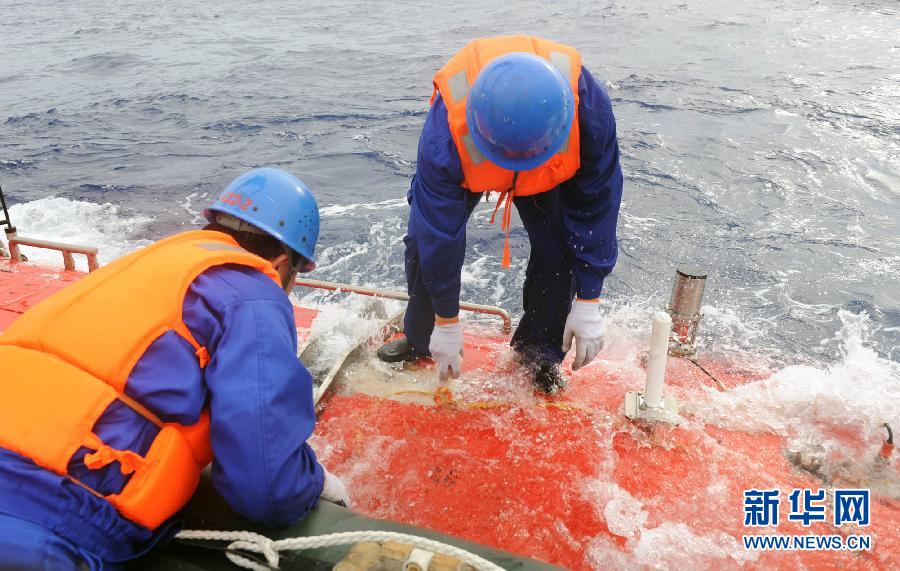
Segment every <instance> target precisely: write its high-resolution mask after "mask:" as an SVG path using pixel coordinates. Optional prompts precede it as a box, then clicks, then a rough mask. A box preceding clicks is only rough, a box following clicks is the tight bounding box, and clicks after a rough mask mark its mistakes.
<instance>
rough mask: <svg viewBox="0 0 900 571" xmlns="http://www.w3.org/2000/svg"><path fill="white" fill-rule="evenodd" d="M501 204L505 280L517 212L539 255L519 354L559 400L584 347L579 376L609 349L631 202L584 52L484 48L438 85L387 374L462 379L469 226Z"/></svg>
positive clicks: (534, 256)
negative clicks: (604, 299) (491, 197)
mask: <svg viewBox="0 0 900 571" xmlns="http://www.w3.org/2000/svg"><path fill="white" fill-rule="evenodd" d="M492 191H493V192H498V193H499V199H498V201H497V207H496V208H495V210H494V214H495V215H496V213H497V210H498V209H499V208H500V206H501V205H503V207H504V212H503V224H502V226H503V230H505V231H506V232H507V236H506V244H505V248H504V256H503V266H504V267H509V235H508V232H509V225H510V201H511V202H512V203H513V204H515V206H516V210H518V212H519V216H520V217H521V219H522V222H523V223H524V225H525V229H526V231H527V232H528V240H529V242H530V245H531V255H530V258H529V260H528V268H527V270H526V274H525V286H524V296H523V307H524V310H525V313H524V315H523V316H522V319H521V320H520V322H519V326H518V328H517V329H516V332H515V334H514V335H513V338H512V346H513V347H514V348H515V349H516V351H517V352H518V353H519V355H520V361H521V362H522V363H523V364H525V365H527V366H528V367H530V368H531V370H532V371H533V374H534V381H535V384H536V386H537V387H538V388H540V389H542V390H544V391H547V392H553V391H555V390H557V389H558V388H560V387H562V386H563V385H564V378H563V377H562V375H561V374H560V372H559V363H561V362H562V360H563V357H565V354H566V352H568V350H569V349H570V347H571V343H572V341H573V339H574V343H575V349H576V356H575V360H574V362H573V364H572V368H573V369H576V370H577V369H578V368H580V367H581V366H583V365H585V364H587V363H589V362H590V361H591V360H592V359H593V358H594V356H596V354H597V353H598V352H599V351H600V349H601V348H602V346H603V337H602V335H603V332H602V326H603V323H602V319H601V316H600V312H599V304H598V299H599V297H600V292H601V290H602V288H603V280H604V278H605V277H606V276H607V275H608V274H609V273H610V271H612V268H613V266H614V265H615V263H616V256H617V252H618V246H617V243H616V220H617V218H618V213H619V204H620V202H621V199H622V170H621V167H620V166H619V149H618V143H617V141H616V124H615V119H614V117H613V112H612V107H611V105H610V101H609V96H608V95H607V94H606V91H605V90H604V89H603V87H602V86H601V85H600V84H599V83H598V82H597V81H596V80H595V79H594V78H593V77H592V76H591V74H590V73H589V72H588V70H587V69H585V68H584V67H582V66H581V56H580V55H579V53H578V52H577V51H576V50H575V49H573V48H571V47H569V46H565V45H562V44H558V43H555V42H551V41H549V40H544V39H541V38H536V37H531V36H505V37H497V38H490V39H479V40H475V41H473V42H471V43H469V44H468V45H467V46H465V47H464V48H463V49H462V50H460V51H459V52H458V53H457V54H456V55H455V56H453V58H452V59H451V60H450V61H449V63H447V64H446V65H445V66H444V67H443V68H441V69H440V71H438V72H437V75H435V76H434V94H433V95H432V99H431V109H430V111H429V112H428V117H427V118H426V120H425V126H424V128H423V130H422V136H421V138H420V140H419V151H418V162H417V165H416V174H415V178H414V179H413V181H412V185H411V187H410V189H409V193H408V195H407V198H408V201H409V204H410V215H409V227H408V231H407V234H406V237H405V238H404V242H405V244H406V259H405V266H406V279H407V287H408V290H409V295H410V300H409V306H408V308H407V311H406V318H405V323H404V332H405V337H401V338H399V339H397V340H395V341H393V342H391V343H389V344H387V345H385V346H383V347H382V348H381V349H380V350H379V357H380V358H381V359H382V360H384V361H402V360H407V361H413V360H416V359H418V358H420V357H423V356H427V355H429V354H430V355H431V356H432V357H433V358H434V360H435V361H436V363H437V366H438V370H439V373H440V375H441V378H442V379H446V377H447V376H448V374H449V375H452V376H454V377H458V376H459V372H460V364H461V352H462V347H463V331H462V327H461V325H460V323H459V318H458V313H459V293H460V272H461V269H462V265H463V258H464V256H465V240H466V221H467V220H468V218H469V215H470V214H471V213H472V210H473V209H474V208H475V206H476V204H477V203H478V201H479V199H480V198H481V196H482V194H483V193H485V192H492ZM491 220H492V221H493V218H492V219H491ZM573 298H575V299H574V303H573Z"/></svg>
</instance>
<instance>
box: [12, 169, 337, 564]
mask: <svg viewBox="0 0 900 571" xmlns="http://www.w3.org/2000/svg"><path fill="white" fill-rule="evenodd" d="M204 214H205V215H206V217H207V218H208V219H209V221H210V224H209V225H208V226H207V227H206V228H205V229H204V230H200V231H192V232H184V233H181V234H177V235H175V236H172V237H169V238H167V239H165V240H162V241H160V242H157V243H156V244H154V245H152V246H149V247H147V248H145V249H143V250H139V251H137V252H134V253H132V254H130V255H128V256H125V257H123V258H120V259H118V260H116V261H115V262H113V263H111V264H109V265H107V266H104V267H103V268H101V269H99V270H97V271H95V272H93V273H91V274H90V275H89V276H87V277H85V278H83V279H82V280H80V281H79V282H77V283H75V284H73V285H71V286H69V287H68V288H66V289H65V290H63V291H61V292H59V293H57V294H55V295H54V296H51V297H50V298H48V299H46V300H45V301H43V302H42V303H40V304H38V305H36V306H35V307H33V308H32V309H30V310H29V311H28V312H26V313H25V314H24V315H23V316H22V317H20V318H19V319H18V320H17V321H15V322H14V323H13V325H12V326H11V327H10V328H9V329H7V330H6V332H4V334H3V335H2V336H0V371H3V374H2V376H0V388H2V390H0V394H2V398H0V568H3V569H6V568H14V569H45V568H46V569H79V568H83V567H82V566H84V565H86V566H87V567H88V568H90V569H99V568H103V567H107V566H115V565H116V564H117V563H120V562H123V561H126V560H128V559H132V558H134V557H136V556H138V555H140V554H141V553H144V552H145V551H147V550H148V549H150V548H151V547H152V546H153V545H154V544H156V543H157V542H159V541H160V540H164V539H166V538H167V537H170V536H171V535H172V534H173V533H174V532H175V531H177V528H178V525H179V524H178V522H176V521H174V520H173V518H172V516H173V515H174V514H175V512H176V511H177V510H179V509H180V508H181V507H182V506H183V505H184V503H185V502H186V501H187V500H188V499H189V498H190V497H191V495H192V493H193V491H194V489H195V487H196V485H197V482H198V479H199V476H200V472H201V470H202V469H203V468H204V466H206V465H207V464H209V463H210V461H211V462H212V480H213V484H214V486H215V487H216V489H217V490H218V491H219V492H220V493H221V494H222V496H223V497H224V498H225V500H226V501H227V502H228V503H229V504H230V506H231V507H232V508H233V509H234V510H235V511H237V512H238V513H240V514H242V515H244V516H245V517H247V518H249V519H250V520H253V521H256V522H258V523H260V524H263V525H268V526H279V525H288V524H291V523H293V522H294V521H296V520H298V519H300V518H302V517H303V516H305V515H306V514H307V513H308V512H309V511H310V510H311V509H312V508H313V507H315V506H316V504H317V503H318V502H319V500H320V499H324V500H328V501H332V502H336V503H343V504H345V505H346V504H348V503H349V497H348V496H347V492H346V489H345V488H344V485H343V484H342V483H341V481H340V480H339V479H338V478H337V477H335V476H333V475H332V474H330V473H329V472H328V471H327V470H325V469H324V467H323V466H322V465H321V464H319V463H318V462H317V460H316V456H315V454H314V452H313V450H312V449H311V448H310V447H309V445H308V444H307V443H306V440H307V438H309V436H310V434H311V433H312V431H313V427H314V424H315V414H314V411H313V402H312V379H311V377H310V374H309V372H308V371H307V370H306V369H305V368H304V366H303V364H302V363H300V361H299V360H298V359H297V356H296V348H297V330H296V326H295V323H294V317H293V311H292V307H291V304H290V301H289V299H288V296H287V293H286V292H287V291H290V290H291V288H292V285H293V283H294V279H295V276H296V274H297V272H299V271H309V270H310V269H312V268H313V267H314V260H315V257H314V250H315V245H316V240H317V237H318V233H319V211H318V207H317V206H316V202H315V199H314V198H313V196H312V194H311V193H310V192H309V190H307V188H306V187H305V186H304V185H303V183H302V182H301V181H300V180H298V179H297V178H296V177H294V176H292V175H290V174H288V173H286V172H284V171H281V170H277V169H271V168H263V169H255V170H252V171H250V172H248V173H246V174H244V175H242V176H240V177H238V178H237V179H236V180H235V181H234V182H232V183H231V184H230V185H229V186H228V187H227V188H226V189H225V191H224V192H223V193H222V195H221V196H220V197H219V199H218V200H217V201H216V202H215V203H214V204H213V205H212V206H210V207H209V208H208V209H207V210H206V211H205V212H204Z"/></svg>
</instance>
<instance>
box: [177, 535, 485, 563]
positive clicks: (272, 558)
mask: <svg viewBox="0 0 900 571" xmlns="http://www.w3.org/2000/svg"><path fill="white" fill-rule="evenodd" d="M175 537H176V539H182V540H202V541H230V542H231V543H230V544H229V545H228V547H227V548H226V551H225V556H226V557H228V559H229V560H230V561H231V562H232V563H234V564H235V565H237V566H239V567H243V568H244V569H253V570H254V571H269V570H270V569H272V568H275V569H278V564H279V560H280V556H279V552H282V551H302V550H305V549H318V548H322V547H335V546H338V545H350V544H353V543H362V542H364V541H374V542H377V543H382V542H385V541H399V542H402V543H406V544H409V545H412V546H413V547H418V548H419V549H427V550H428V551H433V552H435V553H441V554H444V555H449V556H451V557H456V558H457V559H459V560H461V561H463V562H465V563H468V564H469V565H471V566H472V567H475V568H476V569H478V570H484V571H503V568H502V567H500V566H498V565H495V564H494V563H491V562H490V561H488V560H487V559H484V558H483V557H479V556H478V555H475V554H474V553H471V552H469V551H466V550H465V549H462V548H460V547H456V546H454V545H447V544H446V543H441V542H439V541H434V540H432V539H426V538H424V537H418V536H415V535H408V534H405V533H397V532H394V531H347V532H342V533H330V534H327V535H314V536H311V537H291V538H288V539H279V540H276V541H273V540H271V539H269V538H268V537H266V536H264V535H260V534H258V533H253V532H251V531H215V530H185V531H181V532H179V533H178V535H176V536H175ZM238 550H242V551H246V552H250V553H259V554H261V555H262V556H263V557H265V559H266V562H267V563H268V565H260V564H259V563H257V562H256V561H253V560H252V559H249V558H247V557H244V556H243V555H241V554H240V553H238Z"/></svg>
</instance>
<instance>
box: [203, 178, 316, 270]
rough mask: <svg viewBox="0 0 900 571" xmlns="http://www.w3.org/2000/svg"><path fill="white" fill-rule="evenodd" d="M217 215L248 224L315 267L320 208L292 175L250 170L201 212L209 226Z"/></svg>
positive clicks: (301, 183) (308, 267)
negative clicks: (227, 216) (275, 239)
mask: <svg viewBox="0 0 900 571" xmlns="http://www.w3.org/2000/svg"><path fill="white" fill-rule="evenodd" d="M216 212H221V213H224V214H228V215H230V216H233V217H234V218H237V219H239V220H242V221H244V222H247V223H248V224H250V225H252V226H253V227H255V228H257V229H259V230H262V231H263V232H265V233H266V234H269V235H270V236H273V237H274V238H277V239H278V240H280V241H281V243H282V244H284V245H285V246H287V247H289V248H290V249H291V250H293V251H294V252H296V253H297V254H299V255H301V256H303V258H304V259H305V260H306V261H307V262H309V263H308V264H307V269H312V267H314V266H315V261H316V259H315V251H316V240H318V239H319V207H318V205H317V204H316V199H315V197H313V195H312V193H311V192H310V191H309V189H308V188H306V185H305V184H303V182H302V181H301V180H300V179H299V178H297V177H295V176H294V175H292V174H290V173H287V172H285V171H283V170H280V169H273V168H259V169H253V170H251V171H249V172H246V173H244V174H242V175H241V176H239V177H237V178H236V179H234V180H233V181H232V182H231V184H229V185H228V186H227V187H225V190H223V191H222V194H221V195H220V196H219V199H218V200H216V202H215V203H214V204H213V205H212V206H210V207H209V208H207V209H205V210H204V211H203V215H204V216H206V218H207V220H209V221H210V222H217V220H216V215H215V213H216Z"/></svg>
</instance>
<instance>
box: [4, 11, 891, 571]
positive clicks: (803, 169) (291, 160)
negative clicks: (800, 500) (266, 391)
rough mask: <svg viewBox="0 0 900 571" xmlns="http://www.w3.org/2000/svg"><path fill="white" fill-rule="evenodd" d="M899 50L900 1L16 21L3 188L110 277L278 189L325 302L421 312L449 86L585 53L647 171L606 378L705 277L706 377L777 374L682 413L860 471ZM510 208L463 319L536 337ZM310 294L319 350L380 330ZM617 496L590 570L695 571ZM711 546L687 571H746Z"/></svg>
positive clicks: (33, 226) (628, 158)
mask: <svg viewBox="0 0 900 571" xmlns="http://www.w3.org/2000/svg"><path fill="white" fill-rule="evenodd" d="M898 29H900V5H898V4H897V2H896V1H895V0H881V1H866V0H857V1H850V0H821V1H814V0H806V1H799V2H787V1H786V0H759V1H755V2H748V1H740V2H731V3H725V2H718V1H715V0H698V1H692V0H676V1H674V2H672V1H663V2H657V1H650V0H633V1H627V2H625V1H619V2H616V1H598V2H577V3H576V2H555V3H550V4H547V3H538V2H520V1H512V2H496V3H484V2H473V1H470V0H461V2H457V3H456V4H453V5H447V6H428V5H426V4H425V3H421V4H420V3H414V2H408V1H405V0H399V1H394V2H372V1H363V0H355V1H353V2H345V3H337V2H335V3H329V2H319V1H311V2H287V1H284V0H264V1H260V2H245V1H235V2H228V3H221V2H212V1H209V0H195V1H193V2H190V3H186V2H171V1H160V2H154V3H147V2H134V1H132V0H124V1H118V2H111V1H92V2H87V1H85V0H72V1H69V2H46V1H29V2H20V1H19V2H17V1H10V0H0V185H2V187H3V189H4V192H5V194H6V197H7V200H8V202H9V203H10V204H11V205H12V207H11V216H12V219H13V222H14V223H15V224H16V225H17V226H18V228H19V231H20V233H21V234H23V235H33V236H39V237H44V238H49V239H60V240H67V241H73V242H82V243H87V244H93V245H97V246H99V247H100V249H101V261H109V260H112V259H115V258H116V257H118V256H120V255H122V254H124V253H127V252H129V251H131V250H133V249H135V248H138V247H140V246H142V245H145V244H147V243H149V241H151V240H154V239H158V238H160V237H162V236H165V235H167V234H170V233H173V232H176V231H180V230H183V229H186V228H190V227H193V226H196V225H198V224H201V223H202V221H203V218H202V215H201V214H200V212H201V211H202V209H203V207H204V205H206V204H207V203H208V202H210V201H211V200H212V199H213V198H214V197H215V195H216V194H217V193H218V192H219V191H220V190H221V189H222V188H223V187H224V185H226V184H227V183H228V182H229V181H230V180H231V179H232V178H234V177H235V176H237V175H238V174H240V173H241V172H243V171H244V170H246V169H248V168H251V167H255V166H263V165H269V166H277V167H280V168H283V169H286V170H289V171H291V172H293V173H295V174H297V175H298V176H300V177H301V178H303V179H304V180H305V181H306V182H307V183H308V184H309V186H310V187H311V188H312V189H313V191H314V193H315V194H316V196H317V197H318V200H319V204H320V208H321V212H322V234H321V240H320V244H319V248H318V257H319V266H318V269H317V270H316V273H315V274H313V275H312V277H315V278H319V279H327V280H336V281H344V282H351V283H355V284H359V285H368V286H378V287H385V288H393V289H400V290H403V289H404V288H405V280H404V276H403V270H402V262H403V245H402V237H403V234H404V232H405V230H406V216H407V212H408V207H407V205H406V203H405V193H406V190H407V189H408V187H409V182H410V179H411V178H412V176H413V173H414V172H415V160H416V145H417V140H418V135H419V132H420V130H421V126H422V123H423V121H424V118H425V115H426V112H427V106H428V99H429V97H430V95H431V90H432V88H431V77H432V75H433V73H434V72H435V71H436V70H437V69H438V68H439V67H440V66H441V65H442V64H443V62H444V61H446V59H447V58H448V57H450V56H451V55H452V54H453V53H454V52H455V50H457V49H458V48H460V47H462V46H463V45H464V44H465V43H466V42H467V41H468V40H469V39H471V38H474V37H480V36H490V35H497V34H505V33H529V34H536V35H542V36H545V37H548V38H552V39H555V40H558V41H561V42H565V43H569V44H572V45H574V46H576V47H577V48H578V49H579V50H580V51H581V52H582V54H583V56H584V63H585V65H586V66H587V67H588V68H590V69H591V70H592V72H593V73H594V75H595V76H596V77H598V78H599V79H600V80H601V81H603V83H604V84H605V86H606V88H607V90H608V91H609V94H610V96H611V98H612V101H613V105H614V110H615V114H616V118H617V124H618V130H619V145H620V149H621V155H622V168H623V171H624V174H625V194H624V201H623V205H622V212H621V216H620V219H619V227H618V236H619V240H620V256H619V262H618V265H617V266H616V269H615V271H614V272H613V274H612V275H611V276H610V277H609V279H608V280H607V281H606V286H605V289H604V294H603V295H604V305H603V312H604V314H605V315H606V316H607V318H608V327H607V339H608V341H607V349H606V350H605V351H604V353H603V354H601V356H600V359H601V360H602V363H601V364H600V365H599V366H600V367H601V368H602V369H603V370H612V371H623V373H622V374H623V375H624V376H626V377H627V376H628V375H631V377H634V378H637V377H639V376H640V372H639V371H638V368H637V364H636V363H637V362H638V360H639V359H638V354H639V352H640V351H641V350H642V348H643V347H644V343H645V341H646V338H647V335H648V333H649V320H650V316H651V315H652V313H653V312H654V311H656V310H657V309H658V308H659V307H662V306H663V305H664V304H665V303H666V301H667V299H668V295H669V292H670V289H671V282H672V276H673V273H674V267H675V265H676V264H677V263H681V262H688V263H693V264H699V265H703V266H705V267H706V268H707V269H708V270H709V272H710V277H709V282H708V284H707V290H706V292H707V293H706V297H705V300H704V307H703V312H704V319H703V322H702V324H701V335H702V339H701V355H702V356H703V358H705V356H711V357H716V358H717V359H726V360H732V361H736V362H737V363H738V364H740V365H744V366H746V367H748V368H752V369H761V370H765V371H768V372H769V373H768V374H767V375H766V378H765V380H764V381H762V384H756V383H754V384H752V385H747V386H745V387H742V388H740V389H739V390H735V391H731V392H729V393H725V394H723V395H708V394H701V392H700V391H695V393H696V394H694V393H692V394H691V395H690V396H691V398H690V399H688V400H693V399H694V398H695V400H696V402H691V403H688V404H686V406H687V410H689V411H690V412H691V414H693V415H694V417H695V418H697V419H698V420H699V421H700V422H705V423H710V424H713V425H717V426H721V427H724V428H726V429H730V430H739V431H746V432H756V431H771V432H774V433H777V434H780V435H782V436H784V437H785V438H787V439H788V448H789V452H791V453H797V454H801V455H805V456H809V457H811V458H813V459H815V458H816V454H824V453H823V452H821V450H823V449H828V447H829V446H841V444H840V443H839V442H837V441H835V440H832V439H831V438H832V437H831V436H830V432H829V431H830V429H831V428H834V427H842V428H845V429H847V430H852V431H855V433H858V434H859V435H860V437H861V440H862V441H864V442H865V443H867V444H871V445H872V446H876V447H877V446H879V445H880V441H881V440H882V439H883V436H884V432H883V429H882V428H881V423H883V422H890V423H891V424H893V425H894V427H895V429H896V428H897V426H898V425H900V405H898V394H900V393H898V391H900V36H898V34H897V30H898ZM492 207H493V204H490V205H487V204H483V203H482V204H481V205H480V206H479V207H478V210H476V212H475V214H474V216H473V219H472V220H471V221H470V223H469V227H468V241H469V245H468V250H467V257H466V264H465V267H464V269H463V291H462V298H463V299H465V300H468V301H472V302H477V303H485V304H492V305H499V306H502V307H503V308H505V309H507V310H509V311H510V312H511V313H512V314H513V315H514V316H515V315H516V314H517V313H518V312H520V310H521V286H522V282H523V279H524V268H525V265H526V261H527V255H528V245H527V237H526V234H525V231H524V229H523V228H522V225H521V223H520V222H519V221H518V219H517V218H516V217H515V214H514V221H513V230H512V238H511V245H512V250H513V252H512V254H513V267H512V268H511V269H510V270H506V271H505V270H503V269H502V268H501V267H500V256H501V251H502V233H501V231H500V229H499V228H498V227H496V226H491V225H489V224H488V219H489V217H490V209H491V208H492ZM26 253H27V254H28V255H29V256H30V257H31V258H32V259H33V260H37V261H39V262H41V263H47V264H61V260H58V259H57V256H56V255H54V254H50V253H44V252H41V251H37V250H29V251H26ZM301 295H302V298H303V302H304V303H307V304H313V305H315V306H317V307H319V308H320V309H324V310H325V313H324V314H323V315H324V319H322V320H320V321H318V322H317V323H316V324H315V325H314V329H315V330H316V331H317V332H321V331H326V330H329V331H330V330H331V329H330V328H332V326H333V328H334V329H335V330H336V331H337V333H335V334H334V335H333V336H334V337H335V338H338V337H340V336H341V335H345V337H347V339H349V338H351V337H354V335H356V334H358V333H359V331H362V330H364V329H365V328H364V327H363V326H362V324H359V326H358V327H354V326H353V324H352V316H351V315H349V313H352V310H353V308H356V307H364V306H366V304H367V301H366V300H355V301H353V302H352V303H351V304H347V303H345V302H343V300H339V299H338V298H336V297H335V296H332V295H326V294H318V293H317V294H308V293H302V294H301ZM329 308H331V310H330V311H329ZM392 308H393V306H392ZM479 321H480V320H479ZM348 323H349V325H348ZM486 323H487V322H486ZM338 341H340V339H338ZM626 373H627V374H626ZM629 378H630V377H629ZM494 388H495V389H496V388H497V387H494ZM478 389H479V387H477V386H475V387H474V388H472V390H475V391H477V390H478ZM510 390H512V391H513V392H515V390H518V389H517V388H516V387H513V388H512V389H510ZM516 394H518V393H516ZM523 394H524V393H523ZM520 396H522V395H520ZM811 442H812V443H815V446H814V445H812V444H810V443H811ZM325 454H326V457H327V451H326V452H325ZM848 454H850V452H848ZM822 465H823V466H824V468H823V470H825V471H827V472H828V473H832V472H839V471H840V470H843V469H845V468H844V467H842V465H834V466H832V465H830V464H828V462H824V461H823V462H822ZM352 483H354V484H357V483H356V482H352ZM892 485H896V482H895V481H892ZM604 490H605V488H604ZM601 492H603V493H600V492H597V494H599V495H598V498H606V499H605V500H603V501H605V502H606V503H607V504H608V505H607V507H606V508H604V509H607V510H608V511H609V513H608V514H607V520H608V521H609V522H610V526H611V527H610V530H612V531H613V533H614V534H618V535H621V536H622V537H632V536H634V537H637V536H638V535H639V536H640V539H634V540H633V541H632V540H629V541H631V543H629V547H628V556H627V558H626V559H615V558H614V557H613V558H611V557H612V555H610V554H611V553H612V554H614V553H617V552H616V551H615V550H611V549H608V546H606V545H605V544H603V543H602V542H600V543H598V544H597V546H595V548H592V549H591V550H589V551H590V553H589V554H588V555H589V557H588V559H589V561H588V563H591V564H596V566H598V567H600V566H606V565H609V564H622V565H624V564H628V565H632V564H641V563H644V564H647V563H654V562H656V561H658V560H659V561H664V562H668V563H667V565H669V566H673V567H677V566H679V564H680V563H679V562H682V563H685V564H687V560H683V553H682V552H683V551H684V549H683V545H684V544H685V541H686V540H685V537H687V538H688V539H690V537H691V536H690V531H689V530H688V529H687V528H686V527H684V525H683V524H680V523H678V522H667V523H665V524H664V525H662V526H659V527H655V528H650V527H648V526H645V523H646V522H645V521H644V519H646V514H644V515H643V517H644V519H641V517H640V516H641V514H642V513H644V512H642V511H641V506H640V505H638V504H635V503H634V500H633V498H629V497H625V496H622V494H621V493H618V492H615V490H613V491H609V490H606V491H603V490H601ZM614 492H615V493H614ZM616 494H618V495H616ZM888 495H890V494H888ZM620 496H621V497H620ZM611 497H612V498H613V499H614V500H616V501H612V502H610V501H609V498H611ZM616 498H618V499H616ZM598 505H600V504H598ZM616 530H618V532H617V531H616ZM638 531H640V532H641V533H637V532H638ZM619 532H621V533H619ZM667 538H668V539H667ZM667 541H668V543H667ZM704 542H705V543H704ZM709 542H710V540H708V539H704V538H699V539H697V540H696V541H695V542H694V544H695V545H694V548H695V551H696V553H695V554H694V555H696V557H694V555H691V557H690V558H689V560H690V561H689V562H690V563H691V564H692V565H695V564H697V565H701V567H702V566H710V568H713V567H715V566H716V565H717V563H716V562H717V561H720V560H721V559H723V558H724V559H725V560H726V561H731V560H730V559H728V557H731V558H732V559H733V554H731V555H729V554H728V553H725V554H724V555H723V554H719V553H718V551H716V549H714V548H713V547H711V544H709ZM660 546H662V547H660ZM667 546H668V547H667ZM667 549H668V551H667ZM660 550H662V551H660ZM692 553H693V552H692ZM616 557H618V556H616ZM698 562H699V563H698ZM731 562H732V563H733V561H731ZM654 564H655V563H654Z"/></svg>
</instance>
